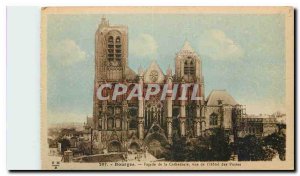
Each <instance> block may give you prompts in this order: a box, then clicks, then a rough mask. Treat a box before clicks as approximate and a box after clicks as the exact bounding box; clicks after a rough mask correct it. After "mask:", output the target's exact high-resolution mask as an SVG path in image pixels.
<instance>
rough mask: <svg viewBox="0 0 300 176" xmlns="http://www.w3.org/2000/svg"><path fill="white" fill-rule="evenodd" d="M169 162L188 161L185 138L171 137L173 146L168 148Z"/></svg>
mask: <svg viewBox="0 0 300 176" xmlns="http://www.w3.org/2000/svg"><path fill="white" fill-rule="evenodd" d="M170 151H171V155H172V156H171V158H170V159H171V160H173V161H187V160H188V146H187V142H186V138H185V137H181V138H179V137H177V136H174V137H173V144H172V145H171V146H170Z"/></svg>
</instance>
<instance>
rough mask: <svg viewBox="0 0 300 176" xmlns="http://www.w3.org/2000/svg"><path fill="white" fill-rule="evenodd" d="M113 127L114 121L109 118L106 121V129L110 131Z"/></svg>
mask: <svg viewBox="0 0 300 176" xmlns="http://www.w3.org/2000/svg"><path fill="white" fill-rule="evenodd" d="M113 127H114V119H113V118H109V119H108V120H107V129H109V130H112V129H113Z"/></svg>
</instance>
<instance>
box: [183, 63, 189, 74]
mask: <svg viewBox="0 0 300 176" xmlns="http://www.w3.org/2000/svg"><path fill="white" fill-rule="evenodd" d="M184 74H185V75H187V74H189V66H188V62H187V61H185V62H184Z"/></svg>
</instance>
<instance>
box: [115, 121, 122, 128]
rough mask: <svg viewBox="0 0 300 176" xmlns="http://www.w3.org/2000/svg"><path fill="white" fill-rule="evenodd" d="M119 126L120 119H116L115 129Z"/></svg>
mask: <svg viewBox="0 0 300 176" xmlns="http://www.w3.org/2000/svg"><path fill="white" fill-rule="evenodd" d="M120 128H121V119H116V129H120Z"/></svg>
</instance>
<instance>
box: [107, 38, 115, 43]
mask: <svg viewBox="0 0 300 176" xmlns="http://www.w3.org/2000/svg"><path fill="white" fill-rule="evenodd" d="M108 43H109V44H113V43H114V37H113V36H109V37H108Z"/></svg>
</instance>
